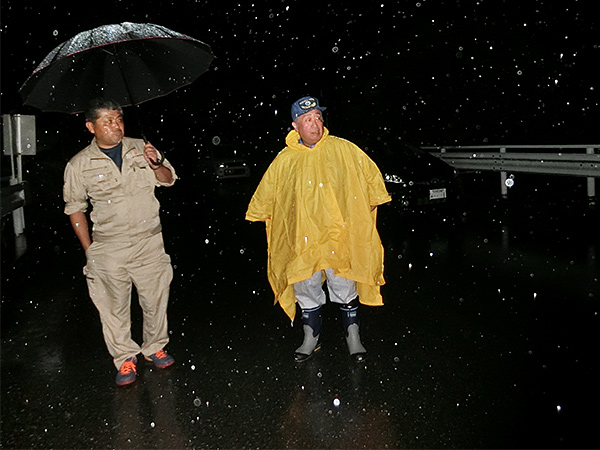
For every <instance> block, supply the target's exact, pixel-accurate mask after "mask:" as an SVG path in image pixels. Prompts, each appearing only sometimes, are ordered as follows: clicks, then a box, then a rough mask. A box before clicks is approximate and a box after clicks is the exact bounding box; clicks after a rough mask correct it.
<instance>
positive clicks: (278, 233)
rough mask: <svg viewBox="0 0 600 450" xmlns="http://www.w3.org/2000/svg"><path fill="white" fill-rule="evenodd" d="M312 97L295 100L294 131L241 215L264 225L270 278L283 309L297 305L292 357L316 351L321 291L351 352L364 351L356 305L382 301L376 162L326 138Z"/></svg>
mask: <svg viewBox="0 0 600 450" xmlns="http://www.w3.org/2000/svg"><path fill="white" fill-rule="evenodd" d="M323 110H325V107H321V106H320V105H319V101H318V100H317V99H316V98H315V97H303V98H301V99H300V100H297V101H296V102H294V103H293V105H292V120H293V122H292V126H293V128H294V129H293V130H292V131H290V133H289V134H288V135H287V137H286V140H285V143H286V148H284V149H283V150H282V151H281V152H280V153H279V154H278V155H277V157H276V158H275V159H274V160H273V162H272V163H271V165H270V166H269V168H268V169H267V171H266V173H265V174H264V176H263V178H262V180H261V182H260V184H259V185H258V188H257V189H256V192H255V193H254V195H253V197H252V200H251V201H250V205H249V206H248V211H247V212H246V220H249V221H252V222H256V221H264V222H265V223H266V228H267V244H268V277H269V283H270V284H271V287H272V288H273V292H274V293H275V303H277V302H279V304H280V305H281V307H282V308H283V310H284V311H285V312H286V314H287V315H288V316H289V317H290V319H292V321H293V320H294V317H295V313H296V302H298V305H299V306H300V308H301V310H302V322H303V330H304V341H303V342H302V345H301V346H300V347H299V348H298V349H296V351H295V353H294V359H295V360H296V361H297V362H303V361H306V360H307V359H308V358H310V357H311V356H312V355H313V354H314V352H316V351H317V350H319V348H320V346H321V343H320V335H321V327H322V315H321V307H322V306H323V305H324V304H325V302H326V296H325V292H324V291H323V290H322V284H323V281H324V280H325V279H326V280H327V290H328V293H329V299H330V301H331V302H333V303H337V304H339V306H340V311H341V313H342V323H343V325H344V329H345V333H346V343H347V344H348V350H349V352H350V355H352V357H353V358H354V359H355V360H356V361H357V362H361V361H363V360H364V358H365V356H366V350H365V348H364V346H363V345H362V343H361V340H360V333H359V316H358V305H359V302H360V303H362V304H365V305H371V306H378V305H382V304H383V301H382V298H381V294H380V286H381V285H383V284H384V283H385V281H384V279H383V247H382V245H381V241H380V239H379V235H378V233H377V229H376V219H377V206H378V205H381V204H383V203H386V202H389V201H390V200H391V198H390V196H389V194H388V192H387V190H386V188H385V184H384V181H383V178H382V176H381V172H380V171H379V169H378V168H377V166H376V165H375V163H374V162H373V161H372V160H371V159H370V158H369V157H368V156H367V155H366V154H365V153H364V152H363V151H362V150H361V149H360V148H358V147H357V146H356V145H354V144H353V143H351V142H349V141H347V140H344V139H341V138H338V137H335V136H331V135H330V134H329V131H328V130H327V128H325V127H324V126H323V116H322V111H323Z"/></svg>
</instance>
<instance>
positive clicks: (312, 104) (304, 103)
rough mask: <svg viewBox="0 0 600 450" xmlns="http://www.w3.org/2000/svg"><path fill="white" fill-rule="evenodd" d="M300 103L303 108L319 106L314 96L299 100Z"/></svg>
mask: <svg viewBox="0 0 600 450" xmlns="http://www.w3.org/2000/svg"><path fill="white" fill-rule="evenodd" d="M298 105H299V106H300V108H302V109H310V108H314V107H315V106H317V102H316V101H315V99H314V98H307V99H306V100H302V101H301V102H299V103H298Z"/></svg>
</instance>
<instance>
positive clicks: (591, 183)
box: [585, 147, 596, 206]
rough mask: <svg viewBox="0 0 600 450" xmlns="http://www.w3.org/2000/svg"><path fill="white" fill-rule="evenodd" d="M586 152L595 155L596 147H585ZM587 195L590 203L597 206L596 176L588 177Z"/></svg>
mask: <svg viewBox="0 0 600 450" xmlns="http://www.w3.org/2000/svg"><path fill="white" fill-rule="evenodd" d="M585 152H586V153H587V154H588V155H593V154H594V148H593V147H588V148H586V149H585ZM587 197H588V205H590V206H595V205H596V179H595V178H594V177H587Z"/></svg>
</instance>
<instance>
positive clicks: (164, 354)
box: [154, 350, 167, 359]
mask: <svg viewBox="0 0 600 450" xmlns="http://www.w3.org/2000/svg"><path fill="white" fill-rule="evenodd" d="M154 356H156V357H157V358H158V359H163V358H166V357H167V352H165V351H164V350H159V351H157V352H156V353H155V354H154Z"/></svg>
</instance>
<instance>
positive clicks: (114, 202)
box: [63, 138, 177, 369]
mask: <svg viewBox="0 0 600 450" xmlns="http://www.w3.org/2000/svg"><path fill="white" fill-rule="evenodd" d="M143 153H144V142H143V141H142V140H140V139H130V138H124V139H123V150H122V155H123V162H122V167H121V171H119V168H118V167H117V166H116V164H115V163H114V162H113V161H112V159H110V158H109V157H108V156H107V155H105V154H104V153H103V152H102V151H101V150H100V149H99V147H98V145H97V144H96V140H95V139H94V140H93V141H92V143H91V144H90V145H89V146H88V147H86V148H85V149H83V150H82V151H80V152H79V153H77V154H76V155H75V156H74V157H73V158H72V159H71V160H70V161H69V162H68V163H67V166H66V168H65V174H64V181H65V183H64V188H63V196H64V200H65V214H67V215H71V214H73V213H75V212H78V211H81V212H85V211H87V208H88V200H89V202H90V203H91V205H92V211H91V214H90V218H91V221H92V223H93V226H92V245H91V246H90V247H89V248H88V249H87V251H86V257H87V265H86V266H85V267H84V274H85V275H86V278H87V283H88V289H89V293H90V297H91V299H92V301H93V302H94V305H95V306H96V308H97V309H98V312H99V313H100V320H101V322H102V331H103V334H104V340H105V342H106V346H107V348H108V351H109V352H110V354H111V355H112V357H113V360H114V363H115V366H116V367H117V369H118V368H120V367H121V364H122V363H123V362H124V361H125V360H126V359H127V358H129V357H131V356H134V355H137V354H138V353H140V352H141V353H143V354H144V355H146V356H147V355H151V354H153V353H155V352H157V351H158V350H161V349H162V348H163V347H164V346H165V345H166V344H167V342H168V340H169V338H168V331H167V314H166V311H167V303H168V298H169V285H170V283H171V280H172V279H173V269H172V267H171V260H170V257H169V255H167V254H166V253H165V249H164V244H163V239H162V234H161V224H160V217H159V208H160V204H159V202H158V200H157V199H156V197H155V195H154V189H155V187H157V186H170V185H172V184H173V183H174V182H175V179H176V178H177V176H176V174H175V170H174V169H173V167H172V166H171V164H170V163H169V162H168V161H167V160H165V161H164V162H163V164H164V165H165V166H166V167H168V168H169V169H170V170H171V172H172V173H173V182H172V183H169V184H166V183H161V182H159V181H158V180H157V179H156V176H155V175H154V171H153V170H152V169H151V168H150V167H149V165H148V163H147V162H146V160H145V159H144V155H143ZM132 284H133V285H135V287H136V290H137V293H138V297H139V302H140V306H141V307H142V310H143V317H144V325H143V341H144V342H143V344H142V345H141V346H140V345H138V344H137V343H136V342H135V341H134V340H133V339H132V338H131V313H130V305H131V290H132Z"/></svg>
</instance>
